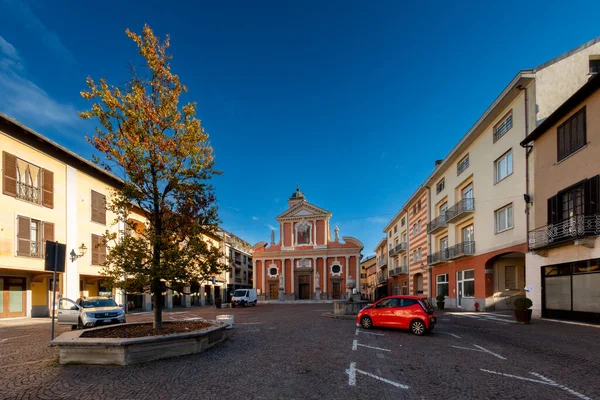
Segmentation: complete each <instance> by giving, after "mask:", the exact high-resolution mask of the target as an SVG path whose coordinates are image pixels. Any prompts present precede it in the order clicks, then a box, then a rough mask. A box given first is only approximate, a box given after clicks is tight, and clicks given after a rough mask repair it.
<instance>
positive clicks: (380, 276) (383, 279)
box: [377, 275, 387, 283]
mask: <svg viewBox="0 0 600 400" xmlns="http://www.w3.org/2000/svg"><path fill="white" fill-rule="evenodd" d="M377 278H378V279H379V283H383V282H385V281H387V277H386V276H385V275H379V276H378V277H377Z"/></svg>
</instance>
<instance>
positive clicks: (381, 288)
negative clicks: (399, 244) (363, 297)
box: [373, 237, 390, 300]
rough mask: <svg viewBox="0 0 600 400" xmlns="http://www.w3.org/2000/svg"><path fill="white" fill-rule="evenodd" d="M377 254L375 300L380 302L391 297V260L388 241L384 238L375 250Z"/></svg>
mask: <svg viewBox="0 0 600 400" xmlns="http://www.w3.org/2000/svg"><path fill="white" fill-rule="evenodd" d="M373 251H374V252H375V260H376V261H377V274H376V279H375V282H376V287H375V298H374V300H379V299H381V298H384V297H385V296H389V292H388V284H387V279H388V276H389V274H388V260H389V252H390V251H389V248H388V239H387V238H385V237H384V238H383V239H381V240H380V241H379V243H377V246H376V247H375V249H374V250H373Z"/></svg>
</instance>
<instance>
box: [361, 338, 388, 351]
mask: <svg viewBox="0 0 600 400" xmlns="http://www.w3.org/2000/svg"><path fill="white" fill-rule="evenodd" d="M355 342H356V340H355ZM356 344H357V345H358V346H362V347H367V348H369V349H374V350H381V351H391V350H390V349H384V348H381V347H375V346H367V345H366V344H360V343H356ZM353 347H354V346H353ZM353 350H356V349H354V348H353Z"/></svg>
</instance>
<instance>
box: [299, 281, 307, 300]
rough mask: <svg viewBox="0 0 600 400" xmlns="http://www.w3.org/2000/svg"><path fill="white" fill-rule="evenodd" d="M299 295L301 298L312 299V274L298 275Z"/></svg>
mask: <svg viewBox="0 0 600 400" xmlns="http://www.w3.org/2000/svg"><path fill="white" fill-rule="evenodd" d="M298 295H299V296H298V298H299V299H300V300H310V275H299V276H298Z"/></svg>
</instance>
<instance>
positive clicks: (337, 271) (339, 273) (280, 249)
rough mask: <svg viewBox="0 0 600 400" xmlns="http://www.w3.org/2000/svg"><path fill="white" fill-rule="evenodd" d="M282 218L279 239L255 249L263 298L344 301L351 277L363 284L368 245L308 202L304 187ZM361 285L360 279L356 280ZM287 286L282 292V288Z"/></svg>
mask: <svg viewBox="0 0 600 400" xmlns="http://www.w3.org/2000/svg"><path fill="white" fill-rule="evenodd" d="M288 204H289V207H288V209H287V210H286V211H284V212H283V213H281V214H280V215H279V216H278V217H277V222H278V223H279V242H278V243H275V233H274V232H272V233H271V243H270V244H269V245H267V243H266V242H260V243H257V244H256V245H254V247H253V248H252V258H253V263H254V266H253V267H254V268H253V278H254V287H255V288H256V289H257V293H258V295H259V298H260V299H267V300H278V299H285V300H318V299H323V300H327V299H341V298H343V297H344V296H345V292H346V283H347V282H348V280H349V279H352V280H354V281H355V282H360V259H361V254H360V252H361V250H362V249H363V244H362V243H361V242H360V241H359V240H358V239H355V238H353V237H350V236H344V237H342V240H341V241H340V238H339V230H338V228H337V227H335V229H334V232H335V233H334V237H333V238H332V237H331V226H330V222H329V221H330V219H331V213H330V212H329V211H327V210H324V209H322V208H320V207H317V206H315V205H313V204H310V203H309V202H307V201H306V198H305V197H304V194H303V193H302V192H301V191H300V189H299V188H297V189H296V191H295V192H294V194H292V196H291V197H290V198H289V200H288ZM356 285H357V288H358V283H357V284H356ZM280 289H282V290H280Z"/></svg>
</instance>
